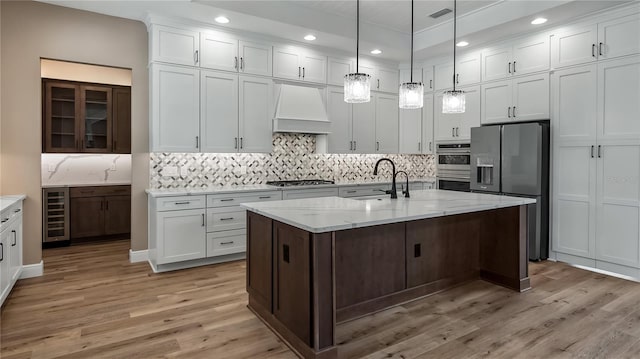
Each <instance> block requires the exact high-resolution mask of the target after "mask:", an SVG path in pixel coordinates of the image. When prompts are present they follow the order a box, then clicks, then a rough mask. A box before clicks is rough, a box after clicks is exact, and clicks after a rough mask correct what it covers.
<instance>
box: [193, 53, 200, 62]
mask: <svg viewBox="0 0 640 359" xmlns="http://www.w3.org/2000/svg"><path fill="white" fill-rule="evenodd" d="M193 59H194V60H195V63H196V64H197V63H198V61H200V51H198V50H196V52H195V53H194V54H193Z"/></svg>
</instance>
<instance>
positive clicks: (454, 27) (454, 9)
mask: <svg viewBox="0 0 640 359" xmlns="http://www.w3.org/2000/svg"><path fill="white" fill-rule="evenodd" d="M456 7H457V6H456V0H453V91H454V92H455V91H456V25H457V24H456V17H457V16H456V13H457V8H456Z"/></svg>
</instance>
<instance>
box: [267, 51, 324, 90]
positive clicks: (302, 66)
mask: <svg viewBox="0 0 640 359" xmlns="http://www.w3.org/2000/svg"><path fill="white" fill-rule="evenodd" d="M273 77H279V78H284V79H290V80H298V81H306V82H314V83H323V84H324V83H327V57H326V56H324V55H321V54H316V53H313V52H310V51H308V50H304V49H301V48H296V47H292V46H288V47H274V49H273Z"/></svg>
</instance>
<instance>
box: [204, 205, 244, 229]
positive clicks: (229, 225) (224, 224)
mask: <svg viewBox="0 0 640 359" xmlns="http://www.w3.org/2000/svg"><path fill="white" fill-rule="evenodd" d="M246 225H247V211H246V210H245V209H242V208H241V207H240V206H233V207H222V208H207V232H214V231H228V230H231V229H244V228H245V227H246Z"/></svg>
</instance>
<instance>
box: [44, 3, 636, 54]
mask: <svg viewBox="0 0 640 359" xmlns="http://www.w3.org/2000/svg"><path fill="white" fill-rule="evenodd" d="M41 1H42V2H46V3H50V4H55V5H60V6H66V7H71V8H76V9H81V10H87V11H93V12H97V13H102V14H107V15H112V16H118V17H124V18H129V19H134V20H140V21H145V19H146V18H147V17H148V15H149V14H155V15H159V16H165V17H172V18H182V19H189V20H194V21H198V22H201V23H207V24H211V25H213V26H218V27H224V28H230V29H236V30H241V31H245V32H251V33H254V34H257V35H258V36H263V37H267V38H281V39H285V40H288V41H293V42H299V43H307V44H308V42H305V41H304V40H303V39H302V37H303V36H304V35H306V34H310V33H311V34H314V35H315V36H316V37H317V39H316V41H314V42H313V45H316V46H320V47H326V48H332V49H338V50H342V51H345V52H347V53H352V52H353V50H354V45H355V32H356V26H355V12H356V3H355V1H354V0H349V1H345V0H324V1H317V0H234V1H229V0H226V1H216V0H128V1H126V0H91V1H77V0H41ZM631 1H637V0H497V1H495V0H494V1H488V0H460V1H459V2H458V38H459V39H464V40H467V41H469V42H470V43H471V45H472V46H475V45H481V44H485V43H488V42H491V41H495V40H497V39H500V38H503V37H505V36H512V35H517V34H526V33H528V32H531V31H538V30H540V29H544V28H545V27H546V28H548V27H551V26H558V25H559V24H562V23H564V22H567V21H568V20H570V19H573V18H575V17H579V16H582V15H586V14H589V13H591V12H594V11H598V10H602V9H605V8H608V7H611V6H616V5H619V4H622V3H625V2H631ZM452 7H453V1H440V0H416V1H415V25H414V30H415V32H414V34H415V44H414V49H415V57H416V59H426V58H430V57H434V56H441V55H445V54H448V53H449V52H451V44H452V38H453V24H452V18H453V14H452V13H449V14H446V15H444V16H442V17H439V18H437V19H432V18H431V17H429V15H430V14H432V13H433V12H436V11H439V10H441V9H443V8H452ZM410 10H411V8H410V1H408V0H361V2H360V16H361V21H360V51H361V54H365V55H368V53H369V51H370V50H372V49H374V48H379V49H381V50H382V51H383V53H382V54H381V55H378V56H377V58H380V59H383V60H389V61H394V62H408V58H409V48H410V25H411V24H410ZM219 15H225V16H226V17H228V18H229V19H230V20H231V21H230V22H229V23H228V24H225V25H219V24H216V23H215V22H214V21H213V19H214V18H215V17H216V16H219ZM537 16H544V17H547V18H548V19H549V22H548V23H547V24H545V25H542V26H538V27H534V26H533V25H531V24H530V22H531V20H532V19H533V18H535V17H537ZM370 56H371V55H370Z"/></svg>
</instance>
